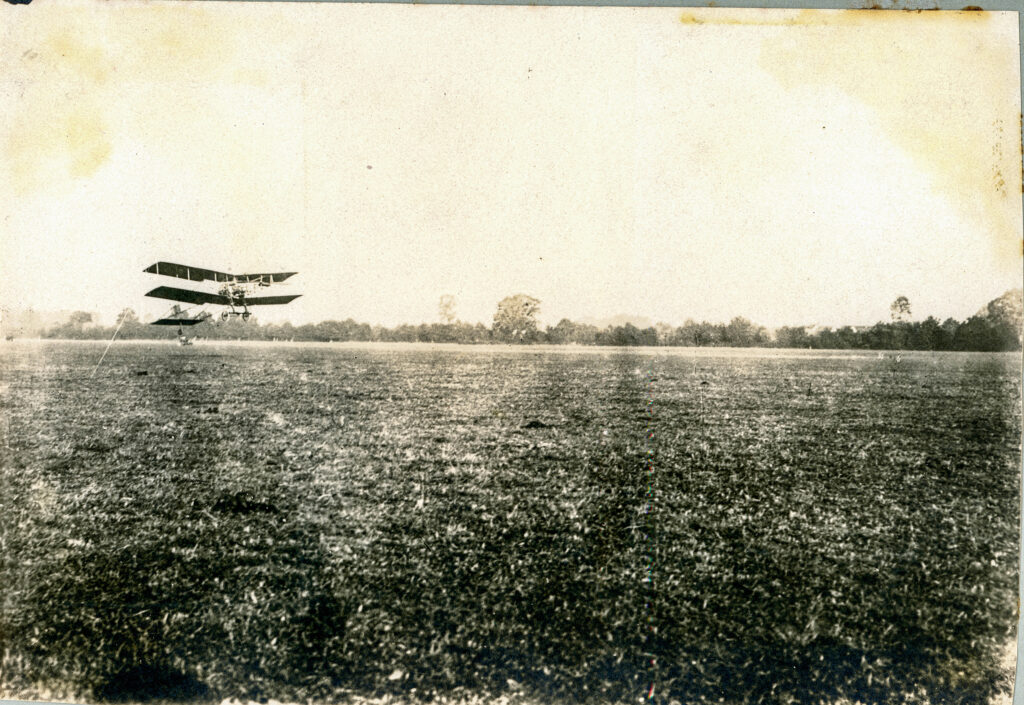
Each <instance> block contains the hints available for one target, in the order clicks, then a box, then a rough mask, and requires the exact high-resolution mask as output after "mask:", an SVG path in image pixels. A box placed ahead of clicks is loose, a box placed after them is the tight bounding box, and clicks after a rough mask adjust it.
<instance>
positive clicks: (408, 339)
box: [43, 290, 1024, 352]
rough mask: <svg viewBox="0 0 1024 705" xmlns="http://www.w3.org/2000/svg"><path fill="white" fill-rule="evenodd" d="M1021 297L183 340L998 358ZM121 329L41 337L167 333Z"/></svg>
mask: <svg viewBox="0 0 1024 705" xmlns="http://www.w3.org/2000/svg"><path fill="white" fill-rule="evenodd" d="M1021 296H1022V294H1021V291H1020V290H1014V291H1008V292H1006V293H1005V294H1003V295H1002V296H1000V297H999V298H998V299H994V300H993V301H991V302H989V303H988V304H987V305H986V306H985V308H983V309H982V310H981V311H979V312H978V313H977V314H975V315H974V316H971V317H970V318H968V319H967V320H966V321H962V322H961V321H957V320H955V319H952V318H947V319H946V320H945V321H939V320H938V319H936V318H933V317H931V316H929V317H928V318H926V319H924V320H923V321H911V320H909V317H910V302H909V301H908V300H907V298H906V297H903V296H901V297H899V298H897V299H896V301H895V302H893V305H892V306H891V307H890V312H891V316H890V320H889V321H888V322H879V323H876V324H875V325H873V326H870V327H863V326H862V327H853V326H844V327H841V328H816V327H808V326H783V327H782V328H778V329H776V330H775V331H769V330H768V329H767V328H765V327H764V326H760V325H757V324H756V323H752V322H751V321H749V320H747V319H746V318H742V317H739V316H737V317H736V318H733V319H732V320H731V321H729V323H709V322H708V321H701V322H699V323H698V322H696V321H693V320H688V321H686V322H685V323H684V324H683V325H681V326H677V327H673V326H669V325H666V324H658V325H657V326H650V327H647V328H638V327H637V326H635V325H633V324H631V323H625V324H623V325H618V326H607V327H605V328H598V327H597V326H593V325H589V324H586V323H576V322H574V321H571V320H569V319H567V318H563V319H562V320H561V321H559V322H558V324H557V325H555V326H548V327H547V328H546V329H541V327H540V326H539V324H538V322H537V315H538V313H539V311H540V301H539V300H538V299H536V298H534V297H532V296H527V295H525V294H516V295H515V296H508V297H506V298H504V299H502V300H501V302H499V304H498V308H497V312H496V313H495V315H494V321H493V324H492V326H491V327H490V328H488V327H487V326H485V325H484V324H482V323H475V324H474V323H466V322H463V321H459V320H455V316H454V299H452V298H451V297H442V300H441V305H440V318H441V322H439V323H420V324H418V325H410V324H403V325H399V326H395V327H393V328H386V327H384V326H372V325H370V324H368V323H359V322H357V321H354V320H353V319H351V318H349V319H347V320H344V321H322V322H320V323H307V324H304V325H300V326H293V325H292V324H290V323H280V324H277V323H267V324H259V323H257V322H256V321H255V320H250V321H247V322H242V321H240V320H238V319H234V318H232V319H230V320H228V321H224V322H220V323H218V324H216V325H210V324H202V325H199V326H196V327H195V328H193V329H191V330H190V331H189V332H190V333H192V334H194V335H196V336H198V337H200V338H206V339H210V340H269V341H275V340H276V341H307V342H346V341H363V342H401V343H462V344H479V343H514V344H529V343H547V344H553V345H608V346H620V347H625V346H658V345H665V346H678V347H737V348H743V347H778V348H813V349H828V350H952V351H978V352H999V351H1011V350H1020V349H1021V331H1022V326H1024V323H1022V319H1024V315H1022V308H1024V306H1022V300H1021ZM117 324H118V325H119V326H120V329H119V330H117V326H110V327H103V326H96V325H93V324H92V315H91V314H89V313H86V312H82V311H76V312H74V313H73V314H72V315H71V316H70V318H69V320H68V321H67V322H65V323H64V324H62V325H60V326H56V327H54V328H50V329H48V330H46V331H45V332H44V333H43V337H47V338H73V339H103V338H110V337H112V336H113V335H114V333H115V330H117V335H118V337H120V338H126V339H147V338H169V337H173V336H174V335H175V334H176V332H177V331H176V330H174V329H173V328H157V327H154V326H149V325H146V324H145V323H143V322H142V321H140V320H139V318H138V316H137V315H136V314H135V312H134V311H132V310H131V309H126V310H125V311H123V312H122V313H121V315H120V316H119V317H118V320H117Z"/></svg>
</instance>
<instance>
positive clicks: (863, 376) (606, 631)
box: [0, 342, 1021, 704]
mask: <svg viewBox="0 0 1024 705" xmlns="http://www.w3.org/2000/svg"><path fill="white" fill-rule="evenodd" d="M102 350H103V346H102V344H87V343H79V344H72V343H29V342H25V343H18V342H16V343H9V344H7V345H6V346H4V348H3V350H2V353H0V355H2V357H0V385H2V386H0V404H2V410H0V423H2V424H3V426H2V428H0V432H2V434H3V438H2V440H3V448H2V449H0V453H2V456H0V457H2V466H0V468H2V469H0V473H2V474H0V590H2V612H0V646H2V649H3V657H2V666H0V667H2V672H0V689H2V692H3V694H5V695H7V696H8V697H10V696H21V697H29V698H32V697H46V696H49V697H78V698H86V699H92V700H112V701H117V700H132V701H135V700H144V699H147V698H172V699H179V698H180V699H185V698H198V699H209V700H213V699H219V698H227V697H241V698H253V699H261V698H277V699H282V700H299V701H304V700H307V699H313V700H318V701H323V700H341V699H344V698H346V697H347V696H353V697H355V696H379V695H383V694H386V693H392V694H395V695H400V696H403V697H405V698H409V699H424V700H429V699H431V698H432V697H438V696H442V697H444V698H455V699H458V698H459V697H478V696H484V697H496V696H499V695H506V696H511V697H521V698H527V699H531V700H534V701H542V702H543V701H558V702H570V701H588V702H609V701H620V702H633V703H636V702H637V701H638V699H649V700H650V701H653V702H663V703H670V702H671V701H677V702H679V703H684V704H685V703H697V702H705V701H707V702H725V703H741V702H742V703H747V702H750V703H754V702H766V703H788V702H798V703H814V702H839V701H843V700H844V699H845V700H847V701H850V702H854V701H861V702H868V703H875V702H879V703H880V702H900V701H912V702H935V703H984V702H986V701H987V700H988V699H989V698H990V697H992V696H993V695H995V694H996V693H997V692H998V691H999V690H1000V689H1001V688H1005V685H1006V683H1005V674H1001V673H1000V670H999V660H1000V656H1001V655H1002V653H1001V652H1002V650H1003V649H1004V647H1005V646H1006V644H1007V643H1008V641H1009V640H1010V639H1011V637H1012V635H1013V633H1014V626H1015V615H1016V612H1015V610H1016V580H1017V555H1018V554H1017V546H1018V538H1017V537H1018V528H1017V527H1018V508H1019V502H1020V434H1021V425H1020V424H1021V416H1020V390H1019V384H1020V357H1019V355H1016V356H1014V355H1006V356H1002V355H989V354H937V353H932V354H925V353H922V354H907V353H904V354H903V355H902V358H901V359H900V360H899V361H897V360H896V359H895V358H894V357H893V356H892V355H890V356H887V357H885V358H882V359H880V358H879V357H877V355H876V354H875V353H871V354H866V355H857V354H847V355H840V354H831V355H830V354H821V353H819V354H816V355H811V354H802V353H793V352H790V353H789V354H786V353H785V352H778V351H776V352H772V351H766V350H753V351H749V352H736V351H722V350H718V351H714V350H700V351H690V350H675V351H665V350H663V349H662V350H653V351H652V350H647V351H637V350H632V351H631V350H629V349H617V350H603V351H602V350H587V351H579V352H573V351H571V350H568V349H566V348H561V349H558V350H545V349H537V348H528V349H512V348H497V349H493V348H458V347H452V348H445V349H435V348H427V347H417V346H408V347H391V348H386V347H348V346H326V345H324V346H318V345H312V344H310V345H294V346H288V345H252V346H244V345H226V344H220V345H213V344H207V345H196V346H194V347H192V348H178V347H175V346H172V345H168V344H150V343H147V344H116V345H114V346H113V347H112V348H111V350H110V352H109V354H108V355H107V358H106V360H105V361H104V363H103V365H102V366H101V367H100V368H99V371H98V372H97V374H96V376H95V377H94V378H93V377H90V373H91V372H92V370H93V367H94V366H95V364H96V362H97V361H98V359H99V356H100V354H101V352H102Z"/></svg>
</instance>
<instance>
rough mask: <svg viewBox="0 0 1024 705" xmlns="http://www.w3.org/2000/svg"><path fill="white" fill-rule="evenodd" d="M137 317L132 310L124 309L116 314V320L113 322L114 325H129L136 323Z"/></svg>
mask: <svg viewBox="0 0 1024 705" xmlns="http://www.w3.org/2000/svg"><path fill="white" fill-rule="evenodd" d="M138 322H139V316H138V314H137V313H135V310H134V309H131V308H126V309H125V310H123V311H121V313H119V314H117V320H115V321H114V323H115V324H116V325H119V326H120V325H131V324H132V323H138Z"/></svg>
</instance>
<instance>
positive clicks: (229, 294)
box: [142, 262, 301, 338]
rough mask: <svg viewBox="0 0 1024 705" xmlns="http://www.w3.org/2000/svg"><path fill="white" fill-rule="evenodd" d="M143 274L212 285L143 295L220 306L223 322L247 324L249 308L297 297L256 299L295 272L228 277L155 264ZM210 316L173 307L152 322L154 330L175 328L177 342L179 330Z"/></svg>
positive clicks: (169, 288)
mask: <svg viewBox="0 0 1024 705" xmlns="http://www.w3.org/2000/svg"><path fill="white" fill-rule="evenodd" d="M142 271H144V272H149V273H151V274H160V275H163V276H168V277H175V278H177V279H185V280H187V281H190V282H197V283H202V282H213V283H214V290H213V291H204V290H201V289H183V288H179V287H176V286H158V287H157V288H155V289H152V290H151V291H149V292H147V293H146V296H152V297H154V298H157V299H166V300H168V301H176V302H180V303H185V304H192V306H206V305H214V306H224V307H225V308H224V310H223V311H221V314H220V318H221V320H222V321H226V320H227V319H228V318H230V317H231V316H239V317H240V318H241V319H242V320H243V321H247V320H249V316H251V315H252V314H251V313H250V311H249V307H250V306H273V305H281V304H287V303H291V302H292V301H294V300H295V299H297V298H299V296H301V294H284V295H278V296H257V295H254V294H257V293H258V291H259V289H261V288H264V287H269V286H271V285H273V284H279V283H281V282H283V281H284V280H286V279H288V278H289V277H292V276H294V275H295V274H296V273H297V272H261V273H258V274H228V273H226V272H217V271H214V270H212V269H202V268H200V267H187V266H185V265H183V264H174V263H173V262H157V263H156V264H151V265H150V266H148V267H146V268H145V269H144V270H142ZM212 317H213V314H211V313H209V312H208V311H199V312H198V313H191V312H189V311H188V310H184V309H182V308H181V306H180V305H179V304H175V305H174V307H173V308H172V309H171V312H170V313H169V314H168V315H166V316H164V317H163V318H159V319H157V320H155V321H153V323H152V325H155V326H178V336H179V338H182V337H184V336H183V333H182V327H183V326H194V325H196V324H198V323H202V322H203V321H206V320H209V319H210V318H212Z"/></svg>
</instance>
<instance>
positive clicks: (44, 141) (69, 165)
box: [4, 28, 114, 193]
mask: <svg viewBox="0 0 1024 705" xmlns="http://www.w3.org/2000/svg"><path fill="white" fill-rule="evenodd" d="M21 69H22V71H23V72H24V73H25V74H26V79H27V80H26V86H25V89H24V92H23V96H22V100H21V102H20V103H19V107H20V110H19V111H18V112H17V113H15V115H14V118H13V120H12V123H11V129H10V131H9V132H8V134H7V139H6V140H5V144H4V153H5V156H6V157H7V161H8V165H9V168H10V170H11V172H12V173H11V176H12V181H13V183H14V186H15V188H16V189H17V190H18V191H19V192H21V193H24V192H26V191H29V190H31V189H33V188H35V187H38V186H39V185H41V184H42V183H44V182H48V181H51V180H53V179H55V178H60V177H61V176H64V177H71V178H72V179H81V178H85V177H89V176H92V175H93V174H94V173H95V172H96V171H97V170H98V169H99V168H100V167H101V166H102V165H103V164H104V163H105V162H106V161H107V159H108V158H109V156H110V154H111V151H112V149H113V144H112V141H111V136H110V134H109V131H108V128H107V124H106V120H105V118H104V111H103V106H102V104H101V103H100V101H98V100H97V92H98V91H99V90H101V89H102V88H103V87H104V86H105V85H106V84H107V83H108V82H109V81H110V77H111V75H112V73H113V72H114V65H113V63H112V62H111V61H110V59H109V57H108V56H107V55H106V54H105V53H104V51H103V49H102V47H100V46H98V45H96V44H93V43H89V42H87V41H84V40H83V39H81V38H80V37H78V36H77V35H76V34H74V33H72V32H70V31H68V30H67V29H63V28H62V29H60V30H58V31H56V32H54V33H53V34H51V35H50V36H49V37H47V38H46V40H45V41H43V42H42V43H41V44H40V45H39V46H38V48H29V49H27V50H25V51H24V52H23V53H22V54H21ZM44 78H47V79H49V80H51V81H55V82H56V83H57V85H58V87H59V88H58V90H53V91H41V90H39V88H38V86H39V85H41V84H42V82H43V79H44Z"/></svg>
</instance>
